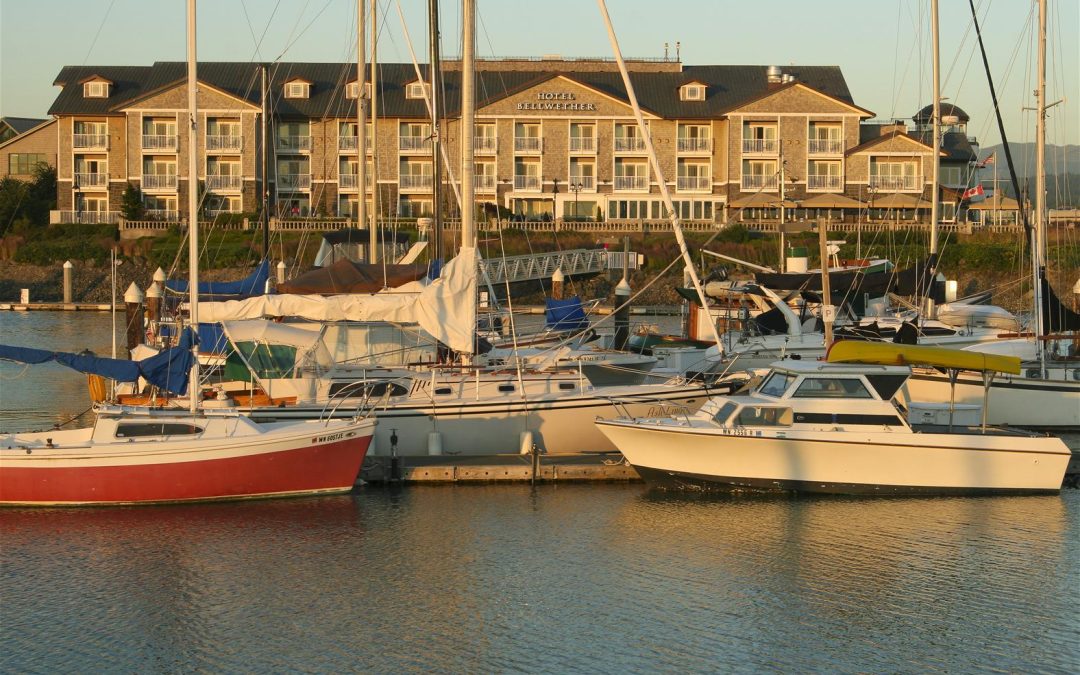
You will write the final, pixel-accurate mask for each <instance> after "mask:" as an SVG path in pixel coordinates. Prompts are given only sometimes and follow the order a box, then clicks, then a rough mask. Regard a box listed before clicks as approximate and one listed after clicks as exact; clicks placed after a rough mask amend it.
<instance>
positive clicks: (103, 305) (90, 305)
mask: <svg viewBox="0 0 1080 675" xmlns="http://www.w3.org/2000/svg"><path fill="white" fill-rule="evenodd" d="M110 309H112V305H111V304H109V303H107V302H28V303H21V302H0V311H6V312H107V311H109V310H110ZM117 309H118V310H120V311H123V309H124V307H123V305H118V306H117Z"/></svg>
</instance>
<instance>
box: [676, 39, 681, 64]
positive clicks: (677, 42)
mask: <svg viewBox="0 0 1080 675" xmlns="http://www.w3.org/2000/svg"><path fill="white" fill-rule="evenodd" d="M681 53H682V43H681V42H679V41H678V40H676V41H675V60H676V61H682V56H680V54H681Z"/></svg>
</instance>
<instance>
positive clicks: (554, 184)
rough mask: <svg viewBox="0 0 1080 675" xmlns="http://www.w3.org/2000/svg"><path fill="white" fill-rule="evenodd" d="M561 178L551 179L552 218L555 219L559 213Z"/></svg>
mask: <svg viewBox="0 0 1080 675" xmlns="http://www.w3.org/2000/svg"><path fill="white" fill-rule="evenodd" d="M558 206H559V179H558V178H552V179H551V220H552V222H554V221H555V218H556V216H557V214H558V213H559V209H558Z"/></svg>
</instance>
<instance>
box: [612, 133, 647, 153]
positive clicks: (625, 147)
mask: <svg viewBox="0 0 1080 675" xmlns="http://www.w3.org/2000/svg"><path fill="white" fill-rule="evenodd" d="M644 151H645V139H644V138H638V137H636V136H631V137H626V136H616V137H615V152H644Z"/></svg>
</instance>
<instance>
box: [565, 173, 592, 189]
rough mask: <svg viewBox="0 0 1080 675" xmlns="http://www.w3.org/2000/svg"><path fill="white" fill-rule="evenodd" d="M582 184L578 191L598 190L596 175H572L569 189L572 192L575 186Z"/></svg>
mask: <svg viewBox="0 0 1080 675" xmlns="http://www.w3.org/2000/svg"><path fill="white" fill-rule="evenodd" d="M575 185H580V186H581V188H580V189H579V190H577V191H578V192H593V191H595V190H596V177H595V176H570V180H569V181H568V182H567V189H568V190H570V192H574V191H575V190H574V186H575Z"/></svg>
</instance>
